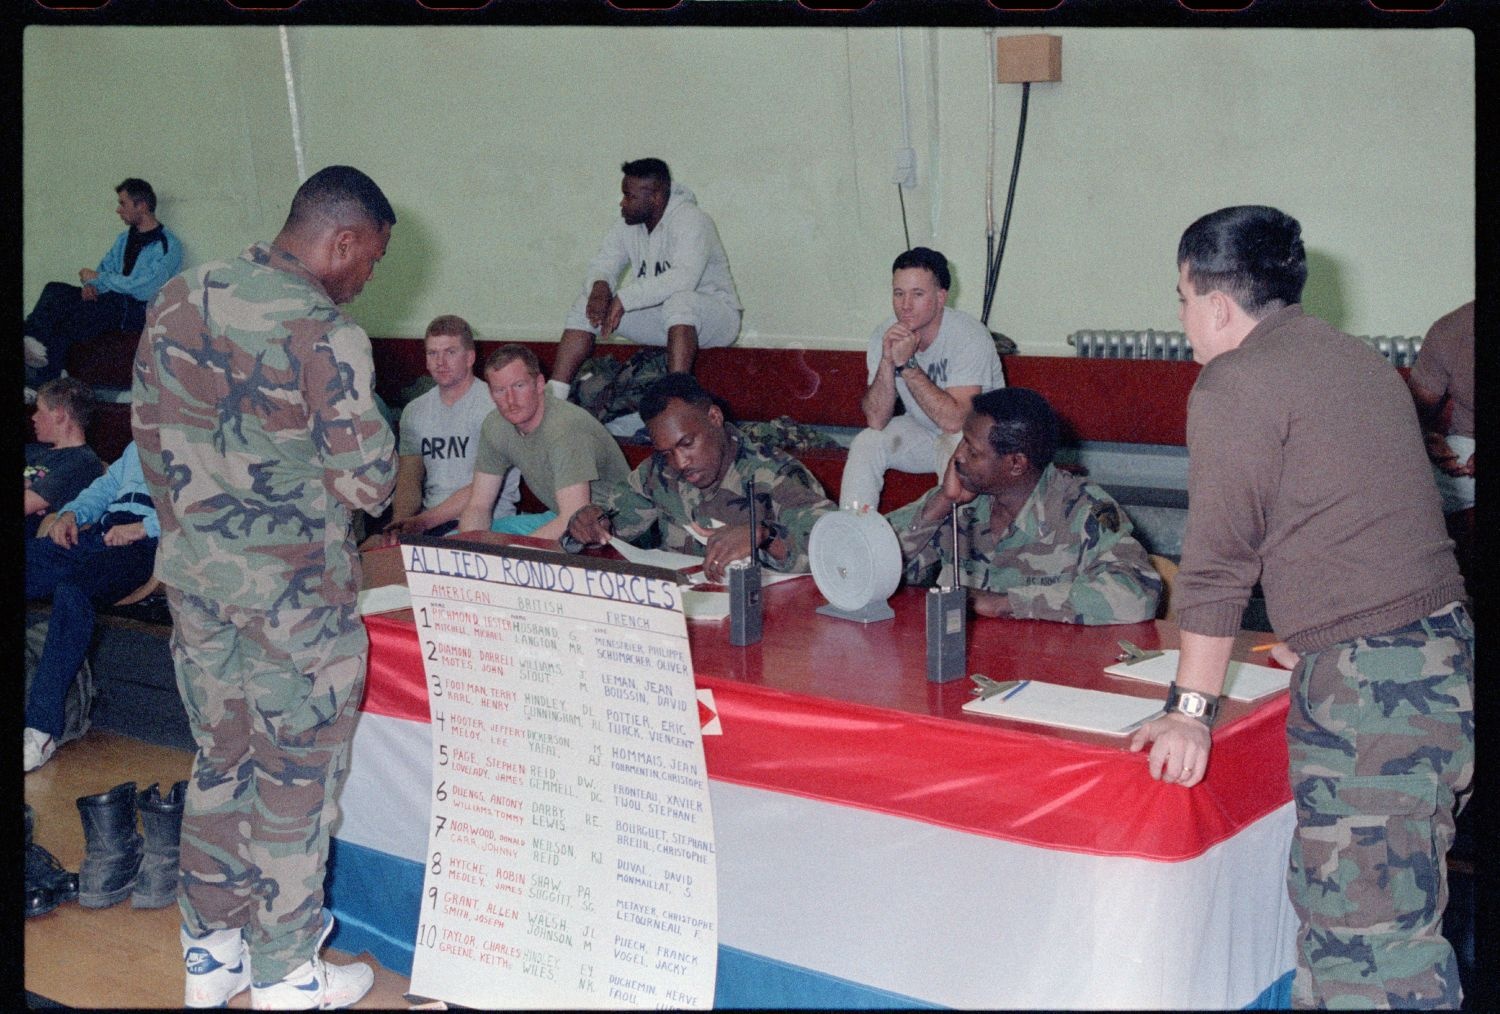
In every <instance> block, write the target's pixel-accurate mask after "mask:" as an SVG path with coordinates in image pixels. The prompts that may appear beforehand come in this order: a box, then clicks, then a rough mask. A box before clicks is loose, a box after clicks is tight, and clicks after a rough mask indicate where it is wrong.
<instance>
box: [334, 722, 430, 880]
mask: <svg viewBox="0 0 1500 1014" xmlns="http://www.w3.org/2000/svg"><path fill="white" fill-rule="evenodd" d="M351 751H352V752H351V754H350V757H349V779H348V781H346V782H345V783H344V791H343V794H342V795H340V796H339V810H340V811H341V813H342V819H341V820H340V821H339V824H338V826H337V827H335V828H334V829H333V833H334V835H335V836H337V837H339V838H342V839H343V840H345V841H349V842H353V843H354V844H356V845H363V846H365V847H366V848H372V849H376V850H378V851H380V852H389V853H390V854H391V855H393V856H400V857H401V858H402V859H410V860H412V861H413V862H418V863H420V862H421V861H422V859H423V857H424V856H425V854H426V852H427V815H428V814H429V813H430V812H431V809H430V807H429V802H430V801H429V799H428V793H429V792H430V791H431V788H432V786H431V784H430V783H429V781H428V779H429V777H430V774H429V772H431V770H432V731H431V728H430V727H429V726H428V724H427V723H426V722H412V721H408V720H407V719H404V718H389V717H387V716H385V715H373V714H370V713H369V712H363V713H361V714H360V716H359V722H358V723H357V724H356V725H355V727H354V742H353V744H352V746H351Z"/></svg>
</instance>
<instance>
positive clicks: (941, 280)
mask: <svg viewBox="0 0 1500 1014" xmlns="http://www.w3.org/2000/svg"><path fill="white" fill-rule="evenodd" d="M902 268H926V269H927V270H928V271H931V272H932V277H934V278H936V279H937V283H938V288H940V289H946V288H948V287H949V283H950V282H952V281H953V278H952V276H950V275H949V274H948V258H946V257H944V256H943V255H942V254H940V253H938V252H937V251H936V250H933V249H930V248H928V247H925V246H914V247H912V248H911V249H910V250H907V251H904V252H903V253H901V254H900V255H898V256H897V257H896V260H895V261H894V262H893V263H892V264H891V274H893V275H894V274H895V273H896V272H897V271H900V270H901V269H902Z"/></svg>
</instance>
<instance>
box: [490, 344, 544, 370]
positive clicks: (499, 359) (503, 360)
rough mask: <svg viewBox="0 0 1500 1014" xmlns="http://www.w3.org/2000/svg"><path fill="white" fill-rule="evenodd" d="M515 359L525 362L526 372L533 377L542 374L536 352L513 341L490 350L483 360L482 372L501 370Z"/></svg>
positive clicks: (540, 363)
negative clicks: (486, 357)
mask: <svg viewBox="0 0 1500 1014" xmlns="http://www.w3.org/2000/svg"><path fill="white" fill-rule="evenodd" d="M517 359H519V360H520V361H521V362H523V363H525V364H526V372H527V373H529V374H531V375H532V376H533V377H540V376H541V375H542V361H541V360H540V359H538V358H537V357H536V353H535V352H533V351H531V350H530V349H528V348H527V347H526V346H525V345H517V344H516V343H515V342H506V343H505V344H504V345H502V346H500V347H499V348H498V349H496V350H495V351H493V352H491V353H490V355H489V358H488V359H486V360H485V361H484V372H485V374H486V375H488V374H490V373H492V372H494V371H495V370H503V369H505V368H506V367H507V366H509V365H510V364H511V363H513V362H515V361H516V360H517Z"/></svg>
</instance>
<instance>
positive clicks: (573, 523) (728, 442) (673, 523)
mask: <svg viewBox="0 0 1500 1014" xmlns="http://www.w3.org/2000/svg"><path fill="white" fill-rule="evenodd" d="M641 417H642V419H644V420H645V422H646V428H647V430H648V431H649V432H650V434H651V443H652V445H653V446H654V447H655V449H656V453H655V454H653V455H651V457H649V458H647V459H646V460H645V461H643V462H641V464H640V467H638V468H637V469H636V470H635V471H634V472H632V473H631V474H630V477H629V478H628V479H626V480H625V481H624V482H615V483H596V484H595V485H594V487H593V490H592V499H593V503H591V504H589V505H588V506H586V507H583V508H581V509H580V510H579V511H578V512H577V513H575V514H574V515H573V517H572V518H571V519H570V520H569V523H568V535H567V537H566V538H565V541H564V548H568V549H575V550H576V549H577V548H581V547H582V546H585V545H600V544H602V543H604V542H607V541H608V540H609V537H610V535H611V534H614V535H618V536H619V537H620V538H622V539H625V540H626V541H630V542H634V541H637V540H640V539H642V538H643V537H644V536H646V535H647V533H649V532H650V531H651V530H652V529H653V528H656V529H659V531H660V533H661V545H662V548H663V549H668V550H671V551H673V552H676V553H688V554H692V555H696V556H702V557H703V558H704V563H703V572H704V575H705V576H706V577H707V578H708V579H709V580H710V581H722V580H723V579H724V566H725V565H726V564H728V563H730V562H732V561H734V560H739V559H745V558H747V557H748V556H749V555H750V552H751V532H750V524H749V520H750V518H749V514H750V500H749V497H748V496H747V495H746V488H747V484H748V482H749V481H750V480H751V479H753V480H754V482H755V504H756V507H755V510H756V521H757V524H758V529H759V530H758V531H757V532H756V533H755V538H754V542H755V545H756V546H757V547H758V548H759V549H760V550H761V553H760V559H761V561H762V563H764V564H765V565H767V566H769V567H771V568H772V569H774V570H779V571H786V572H790V571H805V570H807V539H808V536H809V535H810V534H811V532H812V527H813V525H814V524H815V523H816V522H817V520H818V518H820V517H822V516H823V514H824V513H825V512H827V511H832V510H837V509H838V508H837V507H836V506H835V505H834V504H833V502H832V501H831V500H829V499H828V497H827V496H826V495H824V493H823V487H822V486H821V485H820V484H819V483H818V480H817V479H814V478H813V477H812V475H811V474H810V473H809V472H808V471H807V469H806V468H804V467H803V465H802V463H801V462H799V461H798V460H797V459H796V458H793V457H792V456H791V455H789V454H787V453H786V452H784V451H780V450H776V449H774V448H770V447H765V446H762V445H757V444H753V443H751V442H750V441H749V440H747V439H746V438H745V436H744V435H743V434H742V433H741V432H740V431H739V430H738V429H736V428H735V427H734V426H733V425H732V424H730V423H727V422H725V421H724V414H723V412H722V411H721V410H720V409H719V407H718V406H717V405H715V404H714V403H713V398H712V397H711V396H710V395H709V394H708V392H707V391H705V390H704V389H703V387H702V386H701V385H700V384H699V383H698V382H697V380H695V379H694V378H693V376H692V375H691V374H688V373H672V374H668V375H667V376H666V377H663V378H662V379H661V380H659V381H657V382H656V383H654V384H652V385H651V387H649V388H648V389H647V390H646V392H645V394H644V395H643V396H642V398H641ZM695 533H696V534H695Z"/></svg>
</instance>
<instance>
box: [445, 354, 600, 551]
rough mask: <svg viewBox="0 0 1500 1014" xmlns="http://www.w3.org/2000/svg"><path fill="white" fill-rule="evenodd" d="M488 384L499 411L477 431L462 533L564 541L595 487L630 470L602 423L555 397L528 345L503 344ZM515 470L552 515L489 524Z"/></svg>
mask: <svg viewBox="0 0 1500 1014" xmlns="http://www.w3.org/2000/svg"><path fill="white" fill-rule="evenodd" d="M484 380H485V384H486V385H488V388H489V396H490V399H491V402H492V404H493V405H494V411H492V412H490V414H489V415H488V416H486V417H485V420H484V425H483V427H481V429H480V433H479V454H478V456H477V457H476V458H475V460H474V482H473V485H472V486H471V487H470V490H469V503H468V506H466V507H465V508H464V512H463V515H462V516H461V517H460V518H459V520H458V530H459V531H460V532H472V531H475V530H479V531H483V530H484V529H486V528H488V529H490V530H492V531H496V532H508V533H510V534H512V535H530V536H532V537H534V538H538V539H556V538H559V537H560V536H561V535H562V534H563V532H564V531H566V530H567V519H568V518H570V517H572V516H573V513H574V512H575V511H576V510H578V508H580V507H582V506H583V505H584V504H586V503H588V502H589V490H590V486H591V484H603V483H607V482H614V481H617V480H620V479H624V478H625V476H626V475H628V474H629V473H630V465H629V464H627V463H626V461H625V455H624V454H622V453H620V445H619V444H618V443H616V442H615V438H614V437H612V436H610V435H609V431H608V430H606V429H605V428H604V424H603V423H601V422H600V421H599V420H597V419H595V418H594V417H593V416H592V415H590V414H589V413H588V412H587V411H585V410H584V409H582V408H580V407H579V406H577V405H575V404H573V403H572V402H569V401H562V400H560V399H558V398H554V397H553V396H552V392H551V391H549V390H548V389H547V381H546V380H545V379H544V378H543V377H542V365H541V363H539V362H538V361H537V358H536V353H534V352H532V351H531V350H530V349H528V348H527V347H526V346H524V345H502V346H500V347H499V348H498V349H496V350H495V351H494V352H492V353H490V357H489V359H488V360H486V361H485V364H484ZM512 469H514V470H519V471H520V473H521V478H522V479H524V480H525V481H526V487H527V488H528V489H530V490H531V493H532V495H533V496H535V497H536V498H537V499H538V500H540V501H542V503H543V504H545V505H546V506H547V508H548V509H547V510H546V511H544V512H542V513H541V514H516V515H513V516H511V517H504V518H500V519H499V520H497V521H495V522H493V523H491V522H490V507H491V505H493V504H494V502H495V495H496V494H497V493H498V492H499V491H500V487H501V483H502V481H503V476H504V475H505V474H506V472H507V471H508V470H512Z"/></svg>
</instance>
